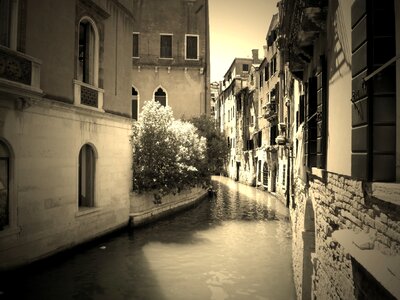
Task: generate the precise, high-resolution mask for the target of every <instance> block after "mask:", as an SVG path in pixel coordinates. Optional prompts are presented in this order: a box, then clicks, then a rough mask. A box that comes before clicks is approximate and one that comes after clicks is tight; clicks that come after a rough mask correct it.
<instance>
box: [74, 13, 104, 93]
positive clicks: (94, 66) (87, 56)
mask: <svg viewBox="0 0 400 300" xmlns="http://www.w3.org/2000/svg"><path fill="white" fill-rule="evenodd" d="M98 68H99V34H98V30H97V27H96V24H95V22H94V21H93V20H92V19H90V18H89V17H83V18H82V19H81V21H80V22H79V49H78V80H80V81H82V82H85V83H88V84H90V85H93V86H95V87H97V86H98V72H99V71H98Z"/></svg>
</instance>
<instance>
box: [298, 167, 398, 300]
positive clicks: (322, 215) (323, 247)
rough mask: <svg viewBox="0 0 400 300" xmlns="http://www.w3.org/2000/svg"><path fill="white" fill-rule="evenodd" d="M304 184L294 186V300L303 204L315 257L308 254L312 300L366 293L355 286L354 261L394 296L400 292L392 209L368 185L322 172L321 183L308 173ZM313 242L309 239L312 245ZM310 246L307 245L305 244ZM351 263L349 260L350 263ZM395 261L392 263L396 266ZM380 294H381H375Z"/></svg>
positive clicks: (300, 272)
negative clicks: (310, 212) (310, 222)
mask: <svg viewBox="0 0 400 300" xmlns="http://www.w3.org/2000/svg"><path fill="white" fill-rule="evenodd" d="M310 176H311V178H312V180H310V181H309V186H308V187H306V185H305V184H304V183H303V182H302V181H301V180H297V182H296V197H295V202H296V208H294V209H292V210H291V218H292V226H293V247H292V248H293V269H294V281H295V286H296V291H297V297H298V299H302V294H304V293H305V292H304V290H303V289H306V288H305V287H304V286H303V282H304V281H303V275H304V274H305V273H306V271H305V270H304V266H305V264H306V263H307V262H306V261H304V249H307V247H309V246H310V245H309V244H307V243H305V242H304V241H305V238H304V237H305V236H306V234H305V233H304V232H305V231H306V229H305V227H306V226H307V225H306V224H307V219H308V218H309V217H310V216H307V213H306V212H305V210H306V203H307V201H311V202H310V203H312V207H313V210H314V216H313V217H314V226H315V254H312V268H313V270H312V272H313V276H312V290H313V294H314V295H315V296H316V297H317V299H356V295H358V294H360V293H363V292H364V293H369V294H370V293H371V292H374V291H366V290H365V289H364V288H360V287H359V283H355V281H356V282H357V280H355V277H359V276H358V274H356V273H355V272H358V271H354V262H353V261H356V262H357V263H358V264H360V265H362V266H363V268H365V269H366V271H367V273H369V274H370V275H371V278H372V282H377V283H379V284H380V285H382V286H383V287H384V288H385V289H386V290H387V291H389V292H390V293H391V294H392V295H395V296H396V297H398V295H399V293H400V289H399V288H398V284H396V282H397V283H398V282H400V273H399V271H400V268H399V266H398V265H399V264H398V262H399V261H400V221H399V218H398V213H397V212H396V210H398V208H396V207H397V206H393V204H389V203H387V202H385V201H382V200H379V199H376V198H374V197H372V196H373V195H372V193H371V191H370V189H369V188H368V184H363V183H362V182H360V181H357V180H353V179H351V178H349V177H347V176H343V175H337V174H334V173H327V174H326V179H325V180H324V179H322V178H318V177H316V176H313V175H310ZM311 242H312V241H311ZM308 243H310V241H308ZM352 260H353V261H352ZM396 262H397V263H396ZM378 293H380V292H378Z"/></svg>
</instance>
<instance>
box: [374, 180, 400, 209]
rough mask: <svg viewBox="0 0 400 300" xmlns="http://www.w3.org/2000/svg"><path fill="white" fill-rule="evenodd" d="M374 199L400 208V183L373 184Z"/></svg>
mask: <svg viewBox="0 0 400 300" xmlns="http://www.w3.org/2000/svg"><path fill="white" fill-rule="evenodd" d="M371 189H372V197H374V198H377V199H379V200H382V201H384V202H389V203H392V204H394V205H397V206H400V183H398V182H391V183H388V182H373V183H372V184H371Z"/></svg>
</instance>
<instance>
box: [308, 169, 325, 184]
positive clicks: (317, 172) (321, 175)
mask: <svg viewBox="0 0 400 300" xmlns="http://www.w3.org/2000/svg"><path fill="white" fill-rule="evenodd" d="M308 173H309V174H310V175H312V176H314V177H315V178H318V179H320V180H324V181H325V180H326V170H325V169H319V168H316V167H311V168H310V169H309V170H308Z"/></svg>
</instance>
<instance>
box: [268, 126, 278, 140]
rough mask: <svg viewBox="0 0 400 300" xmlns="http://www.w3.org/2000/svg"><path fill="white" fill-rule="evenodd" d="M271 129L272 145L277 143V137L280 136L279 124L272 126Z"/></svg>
mask: <svg viewBox="0 0 400 300" xmlns="http://www.w3.org/2000/svg"><path fill="white" fill-rule="evenodd" d="M270 130H271V131H270V141H269V143H270V145H276V141H275V139H276V137H277V136H278V126H277V125H273V126H271V129H270Z"/></svg>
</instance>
